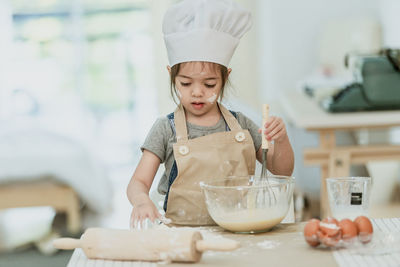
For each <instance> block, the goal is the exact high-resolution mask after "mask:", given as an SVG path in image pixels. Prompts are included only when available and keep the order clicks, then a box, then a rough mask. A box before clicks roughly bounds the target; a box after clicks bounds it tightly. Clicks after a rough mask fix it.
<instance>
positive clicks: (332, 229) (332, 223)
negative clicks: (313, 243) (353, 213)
mask: <svg viewBox="0 0 400 267" xmlns="http://www.w3.org/2000/svg"><path fill="white" fill-rule="evenodd" d="M319 228H320V229H321V231H322V233H323V234H324V235H327V236H329V237H335V236H337V235H338V234H340V232H341V231H340V227H339V222H338V221H337V220H336V219H335V218H332V217H327V218H325V219H323V220H322V222H321V223H320V224H319Z"/></svg>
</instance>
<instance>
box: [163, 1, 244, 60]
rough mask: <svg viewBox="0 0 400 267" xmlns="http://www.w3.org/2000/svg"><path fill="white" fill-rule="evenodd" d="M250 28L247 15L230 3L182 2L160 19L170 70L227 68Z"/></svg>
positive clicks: (236, 5) (237, 6) (172, 7)
mask: <svg viewBox="0 0 400 267" xmlns="http://www.w3.org/2000/svg"><path fill="white" fill-rule="evenodd" d="M250 27H251V14H250V12H248V11H247V10H245V9H243V8H242V7H240V6H239V5H238V4H236V3H235V2H233V1H231V0H183V1H181V2H179V3H177V4H174V5H173V6H171V7H170V8H169V9H168V10H167V12H166V13H165V16H164V21H163V33H164V40H165V45H166V47H167V53H168V59H169V64H170V66H174V65H175V64H178V63H182V62H188V61H208V62H214V63H218V64H221V65H224V66H226V67H227V66H228V64H229V61H230V60H231V57H232V55H233V52H234V51H235V49H236V46H237V45H238V44H239V39H240V38H241V37H242V36H243V35H244V34H245V33H246V32H247V31H248V30H249V29H250Z"/></svg>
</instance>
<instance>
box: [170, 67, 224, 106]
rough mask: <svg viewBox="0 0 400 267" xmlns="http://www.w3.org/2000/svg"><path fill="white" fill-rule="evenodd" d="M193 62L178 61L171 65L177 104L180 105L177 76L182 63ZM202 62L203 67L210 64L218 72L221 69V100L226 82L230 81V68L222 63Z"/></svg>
mask: <svg viewBox="0 0 400 267" xmlns="http://www.w3.org/2000/svg"><path fill="white" fill-rule="evenodd" d="M192 62H193V61H190V62H183V63H178V64H175V65H174V66H172V67H171V74H170V89H171V96H172V99H173V100H174V102H175V104H177V105H178V102H177V99H176V95H177V93H176V86H175V78H176V76H177V75H178V73H179V70H180V68H181V64H187V63H192ZM201 63H202V65H203V68H204V67H205V65H206V64H210V67H211V68H212V69H213V70H214V71H215V72H217V69H218V70H219V71H220V74H221V79H222V87H221V94H220V95H219V100H222V97H223V96H224V88H225V85H226V83H229V80H228V76H229V73H228V68H227V67H225V66H223V65H221V64H218V63H214V62H205V61H202V62H201Z"/></svg>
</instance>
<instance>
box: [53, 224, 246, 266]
mask: <svg viewBox="0 0 400 267" xmlns="http://www.w3.org/2000/svg"><path fill="white" fill-rule="evenodd" d="M53 245H54V246H55V247H56V248H58V249H75V248H82V249H83V251H84V253H85V255H86V257H88V258H89V259H105V260H138V261H162V260H169V261H176V262H198V261H199V260H200V258H201V255H202V253H203V252H204V251H207V250H216V251H231V250H235V249H237V248H238V247H239V243H238V242H237V241H234V240H231V239H226V238H218V239H217V240H203V237H202V235H201V234H200V232H197V231H192V230H186V229H149V230H141V231H140V230H117V229H104V228H88V229H87V230H86V231H85V232H84V233H83V235H82V236H81V238H80V239H74V238H59V239H56V240H54V242H53Z"/></svg>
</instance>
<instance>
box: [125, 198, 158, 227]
mask: <svg viewBox="0 0 400 267" xmlns="http://www.w3.org/2000/svg"><path fill="white" fill-rule="evenodd" d="M146 219H149V220H150V221H151V222H153V223H154V221H155V220H156V219H159V220H162V215H161V214H160V213H159V212H158V210H157V208H156V206H155V205H154V203H153V201H151V199H150V198H148V199H147V200H144V201H143V202H142V203H140V204H138V205H135V206H133V209H132V213H131V220H130V227H131V229H140V228H143V227H142V225H143V223H144V221H145V220H146Z"/></svg>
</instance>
